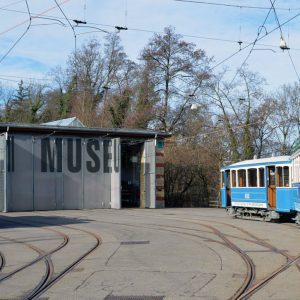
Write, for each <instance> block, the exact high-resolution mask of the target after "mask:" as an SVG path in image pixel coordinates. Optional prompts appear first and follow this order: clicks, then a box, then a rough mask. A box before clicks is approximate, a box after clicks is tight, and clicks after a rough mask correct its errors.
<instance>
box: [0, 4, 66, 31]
mask: <svg viewBox="0 0 300 300" xmlns="http://www.w3.org/2000/svg"><path fill="white" fill-rule="evenodd" d="M69 1H71V0H64V1H62V2H61V3H60V5H63V4H65V3H67V2H69ZM55 8H57V6H56V5H55V6H52V7H50V8H48V9H46V10H44V11H42V12H41V13H38V14H32V13H31V16H32V18H33V19H34V18H36V17H39V16H42V15H45V14H46V13H47V12H49V11H51V10H53V9H55ZM0 10H4V11H13V12H19V13H20V12H21V11H16V10H10V9H0ZM21 13H23V14H28V12H24V11H22V12H21ZM49 17H51V16H49ZM54 18H55V17H54ZM27 22H28V19H26V20H24V21H22V22H20V23H18V24H16V25H14V26H12V27H10V28H8V29H6V30H4V31H2V32H0V35H3V34H5V33H7V32H10V31H12V30H14V29H15V28H17V27H19V26H22V25H23V24H26V23H27Z"/></svg>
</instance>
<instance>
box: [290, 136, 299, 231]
mask: <svg viewBox="0 0 300 300" xmlns="http://www.w3.org/2000/svg"><path fill="white" fill-rule="evenodd" d="M299 145H300V140H298V145H297V144H296V146H298V149H297V150H296V151H294V153H293V154H292V156H291V160H292V171H293V178H292V186H293V189H294V190H295V192H294V193H293V199H292V201H293V204H294V207H293V209H294V210H295V212H296V216H295V218H294V220H295V221H296V223H298V224H299V225H300V148H299Z"/></svg>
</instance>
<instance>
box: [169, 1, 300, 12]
mask: <svg viewBox="0 0 300 300" xmlns="http://www.w3.org/2000/svg"><path fill="white" fill-rule="evenodd" d="M173 1H175V2H187V3H194V4H203V5H214V6H224V7H232V8H247V9H263V10H268V9H270V8H269V7H264V6H250V5H242V4H230V3H216V2H207V1H193V0H173ZM278 9H279V10H285V11H291V10H300V8H285V7H281V8H278Z"/></svg>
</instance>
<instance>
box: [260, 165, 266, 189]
mask: <svg viewBox="0 0 300 300" xmlns="http://www.w3.org/2000/svg"><path fill="white" fill-rule="evenodd" d="M259 186H260V187H264V186H265V169H264V168H259Z"/></svg>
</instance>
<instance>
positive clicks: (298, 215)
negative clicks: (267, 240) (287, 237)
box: [293, 212, 300, 225]
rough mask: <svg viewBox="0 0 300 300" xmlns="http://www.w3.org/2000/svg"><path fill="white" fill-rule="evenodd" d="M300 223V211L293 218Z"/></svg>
mask: <svg viewBox="0 0 300 300" xmlns="http://www.w3.org/2000/svg"><path fill="white" fill-rule="evenodd" d="M293 220H294V221H295V222H296V223H297V224H298V225H300V212H298V213H297V215H296V217H295V218H294V219H293Z"/></svg>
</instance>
